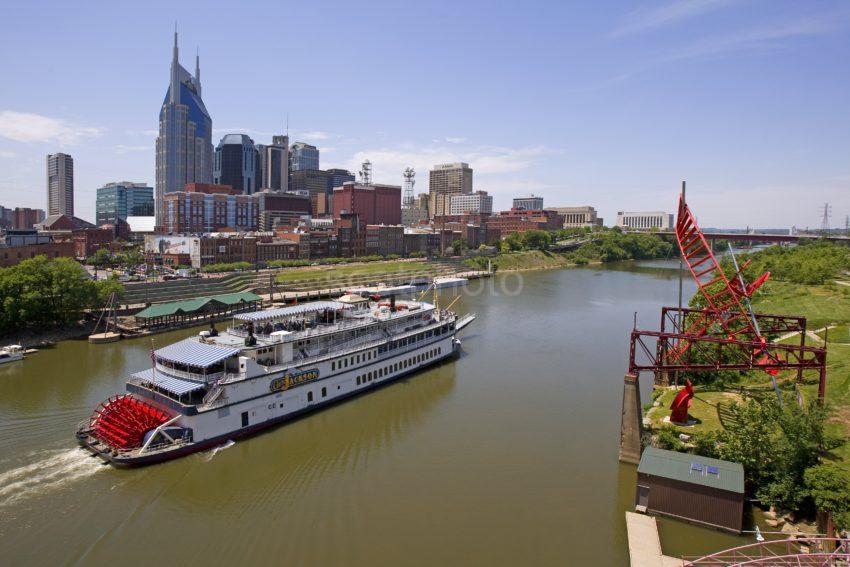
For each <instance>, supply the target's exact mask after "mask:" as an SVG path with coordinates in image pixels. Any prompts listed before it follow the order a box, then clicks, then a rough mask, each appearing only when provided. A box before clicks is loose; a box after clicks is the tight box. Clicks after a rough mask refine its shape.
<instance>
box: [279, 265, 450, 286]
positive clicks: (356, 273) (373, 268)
mask: <svg viewBox="0 0 850 567" xmlns="http://www.w3.org/2000/svg"><path fill="white" fill-rule="evenodd" d="M433 269H434V268H433V266H431V265H430V264H427V263H425V262H374V263H369V264H356V265H351V266H315V267H309V268H290V269H287V270H284V271H282V272H281V273H279V274H278V275H277V277H276V278H275V279H276V281H277V282H278V283H283V284H286V283H317V282H322V281H328V282H330V281H335V280H340V279H345V278H355V277H362V276H380V275H398V274H402V273H405V272H411V273H413V272H427V271H433Z"/></svg>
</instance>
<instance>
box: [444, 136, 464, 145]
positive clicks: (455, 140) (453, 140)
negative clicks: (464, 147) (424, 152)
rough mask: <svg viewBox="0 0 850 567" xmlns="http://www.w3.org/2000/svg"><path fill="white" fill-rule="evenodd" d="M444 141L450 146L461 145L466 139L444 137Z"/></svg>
mask: <svg viewBox="0 0 850 567" xmlns="http://www.w3.org/2000/svg"><path fill="white" fill-rule="evenodd" d="M446 141H447V142H448V143H450V144H462V143H464V142H465V141H466V138H455V137H452V136H446Z"/></svg>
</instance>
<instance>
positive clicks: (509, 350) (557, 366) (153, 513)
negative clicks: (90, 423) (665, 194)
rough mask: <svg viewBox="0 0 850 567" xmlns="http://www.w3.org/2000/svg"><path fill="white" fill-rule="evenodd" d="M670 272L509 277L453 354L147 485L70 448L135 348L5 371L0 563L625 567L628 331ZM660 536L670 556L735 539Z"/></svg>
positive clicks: (653, 315) (480, 296) (0, 424)
mask: <svg viewBox="0 0 850 567" xmlns="http://www.w3.org/2000/svg"><path fill="white" fill-rule="evenodd" d="M670 266H671V264H665V263H663V262H662V263H651V264H643V265H621V266H615V267H610V268H605V269H599V268H591V269H576V270H559V271H549V272H540V273H529V274H523V275H522V283H523V285H522V293H521V294H518V295H517V294H515V291H516V289H517V285H518V284H519V278H518V276H516V275H511V274H504V275H500V276H497V277H496V278H493V279H492V280H491V281H489V282H487V283H486V284H483V286H484V287H481V286H480V285H479V284H477V283H473V284H471V285H470V286H469V287H468V288H467V289H465V290H463V291H460V292H459V293H461V294H462V295H463V298H462V299H461V300H460V302H459V304H458V309H459V310H460V311H473V312H476V313H477V314H478V315H479V318H478V320H477V321H476V322H475V323H474V324H473V325H472V326H471V327H470V328H468V329H467V330H465V331H464V332H463V334H462V335H461V337H462V339H463V349H464V354H463V356H462V357H461V358H460V359H458V360H456V361H454V362H451V363H446V364H443V365H441V366H439V367H436V368H433V369H430V370H428V371H425V372H423V373H420V374H419V375H417V376H414V377H412V378H409V379H405V380H403V381H400V382H397V383H395V384H392V385H389V386H387V387H385V388H383V389H381V390H379V391H376V392H374V393H372V394H368V395H366V396H364V397H360V398H355V399H353V400H350V401H348V402H345V403H343V404H340V405H337V406H335V407H333V408H330V409H328V410H325V411H322V412H320V413H317V414H313V415H310V416H307V417H305V418H302V419H299V420H297V421H294V422H291V423H289V424H287V425H284V426H281V427H278V428H276V429H273V430H271V431H269V432H267V433H265V434H262V435H259V436H257V437H254V438H251V439H248V440H245V441H240V442H238V443H236V444H233V445H231V446H229V447H221V448H219V449H216V450H213V451H209V452H206V453H201V454H196V455H193V456H190V457H187V458H184V459H181V460H178V461H174V462H171V463H166V464H162V465H157V466H153V467H149V468H145V469H137V470H115V469H112V468H110V467H108V466H103V465H100V464H99V461H97V460H95V459H93V458H91V457H89V456H88V455H87V454H86V453H84V452H82V451H81V450H80V449H77V448H76V446H75V444H74V441H73V432H74V429H75V426H76V424H77V423H78V422H79V421H81V420H83V419H85V418H86V417H88V415H89V414H90V412H91V410H92V408H93V407H94V406H95V405H96V404H97V403H98V402H99V401H100V400H102V399H103V398H105V397H107V396H109V395H111V394H114V393H116V392H118V391H120V390H121V388H122V384H123V380H124V377H125V376H126V375H127V373H128V372H130V371H135V370H138V369H141V368H145V367H146V365H147V364H148V361H149V354H148V351H149V348H150V340H149V339H139V340H133V341H123V342H120V343H116V344H112V345H89V344H88V343H86V342H84V341H66V342H64V343H61V344H59V345H58V346H56V347H55V348H52V349H48V350H44V351H41V352H39V353H38V354H35V355H33V356H30V357H29V358H27V359H26V360H25V361H23V362H22V363H14V364H9V365H5V366H3V367H0V550H2V554H3V559H2V560H0V561H2V563H4V564H13V565H28V566H29V565H56V564H80V565H115V564H116V563H120V564H125V565H136V564H138V565H150V564H153V563H155V562H160V563H165V562H167V563H168V564H174V565H195V564H197V565H210V564H224V563H228V564H240V565H244V564H254V565H257V564H268V565H282V564H285V565H370V566H375V565H517V564H523V565H625V564H627V563H628V552H627V547H626V536H625V522H624V515H623V512H624V511H625V510H626V509H630V508H631V505H632V501H633V498H634V480H635V470H634V467H631V466H624V465H619V464H618V463H617V439H618V432H619V416H620V396H621V388H622V376H623V372H624V370H625V367H626V363H627V351H628V343H627V336H628V335H627V333H628V331H629V329H630V328H631V325H632V316H633V313H634V312H638V318H639V321H643V322H645V324H646V325H647V326H651V325H656V324H657V319H658V309H659V307H660V306H661V305H662V304H664V303H668V304H671V303H673V302H675V298H676V292H677V285H678V284H677V280H676V279H675V273H674V272H672V271H670V270H669V268H670ZM686 291H690V290H688V289H687V288H686ZM453 293H458V292H452V291H449V292H447V293H445V294H444V295H452V294H453ZM188 334H190V331H181V332H177V333H172V334H170V335H159V336H157V338H156V340H157V344H158V345H160V346H162V345H164V344H167V343H168V342H171V341H173V340H176V339H178V338H181V337H183V336H187V335H188ZM649 379H650V378H649V377H648V376H647V377H645V381H646V382H648V381H649ZM646 385H648V384H646ZM662 524H663V525H662V532H661V535H662V543H663V544H664V546H665V552H667V553H668V554H673V555H677V554H682V553H687V554H694V553H699V552H701V551H708V550H714V549H718V548H723V547H727V546H728V545H731V544H733V543H735V542H740V541H742V540H741V539H740V538H733V537H729V536H726V535H723V534H720V533H718V532H715V531H712V530H704V529H699V528H695V527H691V526H687V525H684V524H680V523H677V522H667V521H665V522H663V523H662Z"/></svg>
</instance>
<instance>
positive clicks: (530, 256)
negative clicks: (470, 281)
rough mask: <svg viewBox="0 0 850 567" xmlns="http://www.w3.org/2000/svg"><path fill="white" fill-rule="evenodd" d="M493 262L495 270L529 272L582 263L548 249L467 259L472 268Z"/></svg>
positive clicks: (485, 265) (572, 266)
mask: <svg viewBox="0 0 850 567" xmlns="http://www.w3.org/2000/svg"><path fill="white" fill-rule="evenodd" d="M488 260H489V261H490V262H491V265H492V267H493V269H494V270H497V271H499V272H527V271H534V270H555V269H560V268H575V267H577V266H579V265H580V264H579V263H577V262H576V261H575V259H574V258H573V257H571V256H569V255H568V254H567V253H563V252H549V251H546V250H527V251H522V252H502V253H501V254H498V255H496V256H493V257H484V256H480V257H478V258H471V259H469V260H467V262H466V263H467V265H468V266H470V267H471V268H481V267H483V268H484V269H486V268H487V261H488ZM584 263H585V264H591V263H592V264H601V262H600V261H598V260H597V261H594V262H584Z"/></svg>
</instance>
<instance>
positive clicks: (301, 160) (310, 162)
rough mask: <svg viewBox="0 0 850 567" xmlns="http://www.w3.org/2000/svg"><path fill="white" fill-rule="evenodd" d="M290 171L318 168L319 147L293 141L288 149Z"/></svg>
mask: <svg viewBox="0 0 850 567" xmlns="http://www.w3.org/2000/svg"><path fill="white" fill-rule="evenodd" d="M289 162H290V164H289V165H290V167H289V170H290V171H301V170H302V169H319V148H317V147H316V146H311V145H310V144H305V143H304V142H295V143H294V144H292V148H291V149H290V151H289Z"/></svg>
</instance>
